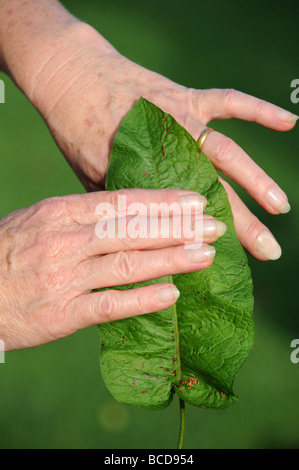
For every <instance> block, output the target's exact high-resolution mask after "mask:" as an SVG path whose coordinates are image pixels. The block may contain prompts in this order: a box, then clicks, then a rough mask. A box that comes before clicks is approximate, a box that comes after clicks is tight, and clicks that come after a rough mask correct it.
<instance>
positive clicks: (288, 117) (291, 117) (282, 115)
mask: <svg viewBox="0 0 299 470" xmlns="http://www.w3.org/2000/svg"><path fill="white" fill-rule="evenodd" d="M276 116H277V117H278V119H280V120H281V121H283V122H295V121H297V119H299V116H296V114H292V113H290V111H286V110H285V109H278V110H277V111H276Z"/></svg>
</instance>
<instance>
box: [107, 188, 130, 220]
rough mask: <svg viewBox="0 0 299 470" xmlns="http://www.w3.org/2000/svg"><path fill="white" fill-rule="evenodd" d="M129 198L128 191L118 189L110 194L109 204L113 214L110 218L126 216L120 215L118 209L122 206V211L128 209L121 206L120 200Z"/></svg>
mask: <svg viewBox="0 0 299 470" xmlns="http://www.w3.org/2000/svg"><path fill="white" fill-rule="evenodd" d="M127 196H128V190H127V189H118V190H116V191H110V192H109V193H108V203H109V204H110V205H111V206H112V208H111V209H112V212H113V214H110V216H114V215H115V214H117V215H124V214H118V209H119V207H120V206H121V208H122V209H124V208H125V209H126V208H127V207H126V205H125V207H123V203H122V204H121V205H120V198H121V197H127Z"/></svg>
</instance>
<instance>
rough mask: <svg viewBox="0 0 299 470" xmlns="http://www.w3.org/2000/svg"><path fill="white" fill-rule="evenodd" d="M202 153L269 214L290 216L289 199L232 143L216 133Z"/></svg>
mask: <svg viewBox="0 0 299 470" xmlns="http://www.w3.org/2000/svg"><path fill="white" fill-rule="evenodd" d="M202 151H203V152H204V153H205V154H206V155H207V156H208V157H209V158H210V160H211V162H212V163H213V165H214V166H215V168H217V169H218V170H220V171H222V173H224V174H225V175H227V176H228V177H229V178H231V179H232V180H233V181H235V182H236V183H238V184H239V185H240V186H242V187H243V188H244V189H245V190H246V191H247V192H248V194H250V195H251V196H252V197H253V198H254V199H255V200H256V201H257V202H258V203H259V204H260V205H261V206H262V207H263V208H264V209H266V210H267V211H268V212H270V213H271V214H285V213H287V212H289V210H290V205H289V202H288V198H287V195H286V194H285V193H284V192H283V191H282V189H281V188H280V187H279V186H278V185H277V184H276V183H275V181H273V180H272V178H270V177H269V176H268V175H267V173H265V172H264V171H263V170H262V169H261V168H260V167H259V166H258V165H257V164H256V163H255V162H254V161H253V160H252V159H251V158H250V157H249V156H248V155H247V153H246V152H244V150H242V149H241V147H239V146H238V145H237V144H236V143H235V142H234V141H233V140H232V139H229V138H228V137H225V136H224V135H222V134H220V133H219V132H216V131H213V132H211V133H210V134H209V135H208V136H207V138H206V139H205V141H204V143H203V145H202Z"/></svg>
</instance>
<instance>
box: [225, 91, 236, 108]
mask: <svg viewBox="0 0 299 470" xmlns="http://www.w3.org/2000/svg"><path fill="white" fill-rule="evenodd" d="M238 94H239V92H238V91H237V90H235V89H234V88H226V89H225V90H223V100H224V101H225V103H226V105H227V106H232V105H234V104H235V100H236V98H237V96H238Z"/></svg>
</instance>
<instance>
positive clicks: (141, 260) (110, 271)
mask: <svg viewBox="0 0 299 470" xmlns="http://www.w3.org/2000/svg"><path fill="white" fill-rule="evenodd" d="M214 256H215V248H214V247H212V246H209V245H202V244H201V243H194V244H190V246H189V245H186V248H185V246H177V247H172V248H164V249H161V250H153V251H120V252H118V253H115V254H110V255H106V256H101V257H96V258H89V259H88V260H86V261H85V262H83V263H81V264H80V265H79V268H78V269H79V270H78V275H77V277H76V279H77V281H76V287H78V288H79V289H81V290H82V291H87V290H91V289H99V288H103V287H112V286H119V285H124V284H132V283H135V282H142V281H147V280H149V279H156V278H159V277H163V276H168V275H173V274H178V273H187V272H194V271H199V270H201V269H204V268H207V267H208V266H210V265H211V263H212V261H213V259H214Z"/></svg>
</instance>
